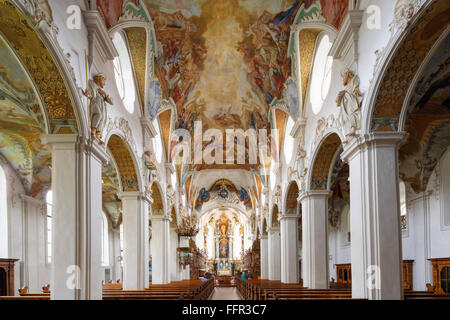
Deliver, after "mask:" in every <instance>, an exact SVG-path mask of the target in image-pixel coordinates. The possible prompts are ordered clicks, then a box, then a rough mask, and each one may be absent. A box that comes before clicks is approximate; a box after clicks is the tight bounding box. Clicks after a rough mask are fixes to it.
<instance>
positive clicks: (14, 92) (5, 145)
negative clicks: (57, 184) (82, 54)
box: [0, 36, 51, 197]
mask: <svg viewBox="0 0 450 320" xmlns="http://www.w3.org/2000/svg"><path fill="white" fill-rule="evenodd" d="M0 61H1V64H0V154H1V156H2V157H3V158H4V159H5V160H7V162H8V163H9V164H10V165H11V167H12V168H13V169H14V170H15V172H16V173H17V175H18V177H19V178H20V179H21V181H22V184H23V186H24V188H25V190H26V192H27V193H28V194H30V195H31V196H33V197H35V196H38V197H42V191H44V190H46V189H48V188H49V185H50V178H51V171H50V168H49V167H50V165H51V156H50V153H49V152H48V151H47V150H45V148H44V147H43V145H42V143H41V141H40V138H41V135H42V134H43V133H44V132H45V121H44V115H43V114H42V111H41V107H40V102H39V100H38V96H37V93H36V89H35V87H34V85H33V83H32V81H31V80H30V78H29V77H28V75H27V73H26V71H25V69H24V68H23V67H22V65H21V63H20V62H19V60H18V58H17V56H16V55H15V53H14V51H13V50H12V49H11V48H10V47H9V45H8V44H7V42H6V41H5V40H4V39H3V38H2V37H1V36H0Z"/></svg>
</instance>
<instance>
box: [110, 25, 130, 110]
mask: <svg viewBox="0 0 450 320" xmlns="http://www.w3.org/2000/svg"><path fill="white" fill-rule="evenodd" d="M112 41H113V43H114V45H115V46H116V49H117V52H118V53H119V56H118V57H116V58H114V61H113V63H114V76H115V78H116V85H117V89H118V90H119V95H120V98H121V99H122V101H123V104H124V105H125V108H126V109H127V111H128V112H129V113H133V111H134V102H135V100H136V88H135V86H134V77H133V69H132V66H131V58H130V54H129V53H128V47H127V45H126V42H125V39H124V38H123V36H122V34H121V33H120V32H116V34H115V35H114V38H113V40H112Z"/></svg>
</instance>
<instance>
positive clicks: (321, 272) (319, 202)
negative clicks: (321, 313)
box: [301, 132, 342, 289]
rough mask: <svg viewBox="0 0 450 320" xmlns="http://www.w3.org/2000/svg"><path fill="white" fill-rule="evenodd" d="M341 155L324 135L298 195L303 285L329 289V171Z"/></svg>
mask: <svg viewBox="0 0 450 320" xmlns="http://www.w3.org/2000/svg"><path fill="white" fill-rule="evenodd" d="M341 152H342V143H341V139H340V137H339V135H338V134H337V133H334V132H331V133H329V134H328V135H326V136H325V137H324V138H323V140H322V141H321V143H320V144H319V146H318V148H317V149H316V151H315V153H314V157H313V162H312V164H311V167H312V170H311V171H310V172H309V173H308V176H307V178H308V177H309V180H308V190H306V191H305V192H303V193H302V195H301V202H302V209H303V210H302V245H303V248H302V262H303V263H302V266H303V279H304V285H305V286H307V287H310V288H314V289H326V288H328V287H329V285H328V283H329V275H328V274H329V256H328V229H329V221H328V218H329V208H328V206H329V201H330V200H329V199H330V196H331V195H332V192H330V188H331V180H332V179H331V178H332V172H333V168H334V166H335V163H336V161H337V159H339V155H340V153H341Z"/></svg>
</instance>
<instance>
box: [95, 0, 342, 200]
mask: <svg viewBox="0 0 450 320" xmlns="http://www.w3.org/2000/svg"><path fill="white" fill-rule="evenodd" d="M313 5H315V6H316V7H317V8H321V13H322V15H323V17H324V18H325V20H326V21H328V22H329V24H330V25H332V26H334V27H335V28H337V29H338V28H339V27H340V25H341V23H342V21H343V17H344V16H345V13H346V11H347V10H348V0H339V1H324V0H317V1H314V0H223V1H217V0H141V1H139V0H133V1H130V0H128V1H126V0H113V1H112V0H108V1H106V0H98V1H97V6H98V9H99V11H100V13H101V14H102V15H103V17H104V20H105V24H106V26H107V27H108V28H109V27H111V26H113V25H114V24H115V23H117V21H118V20H119V19H120V17H121V15H122V14H123V12H124V10H125V11H126V10H128V8H133V9H132V11H133V13H135V14H138V13H139V12H140V13H142V12H145V14H143V15H145V16H146V17H148V18H149V19H151V24H152V27H153V29H154V40H152V39H146V37H147V35H146V34H145V32H144V31H143V30H139V29H134V28H132V29H127V30H126V34H127V37H128V43H129V46H130V53H131V56H132V59H133V64H134V68H135V75H136V79H137V82H138V88H139V92H140V97H141V100H142V104H143V105H144V106H145V107H146V108H148V109H149V115H150V116H151V117H154V116H157V115H158V114H159V113H160V112H159V111H162V110H161V109H160V108H162V107H161V105H164V107H167V106H172V108H173V111H174V112H173V114H172V116H171V117H170V118H168V119H165V120H164V121H162V120H161V118H160V123H161V125H162V126H163V127H164V128H165V129H168V130H166V131H168V132H169V133H168V134H170V131H171V130H173V129H177V128H183V129H186V130H188V131H190V132H191V133H193V131H194V121H202V125H203V132H205V131H206V130H207V129H210V128H215V129H219V130H221V131H222V132H225V129H243V130H247V129H249V128H253V129H256V130H258V129H268V131H269V132H270V130H271V129H273V128H277V129H279V130H282V131H283V130H284V126H285V123H286V119H287V116H286V112H289V110H286V112H282V111H281V110H279V109H276V110H277V111H276V112H271V109H272V108H274V106H275V105H276V104H277V103H278V102H279V101H284V100H285V99H287V98H286V96H288V95H292V92H293V93H294V94H295V95H297V94H298V93H296V92H295V91H296V90H295V88H296V84H295V81H294V80H293V77H292V72H293V71H292V70H291V68H292V65H293V64H292V61H291V55H292V53H291V51H289V50H288V49H289V45H290V42H291V41H292V40H291V30H290V27H291V26H292V24H293V23H294V19H295V18H296V16H297V13H298V12H299V10H303V12H305V14H306V15H308V14H312V12H313V10H312V9H311V8H312V7H313ZM308 10H310V11H311V12H309V11H308ZM314 12H315V11H314ZM298 19H299V18H297V20H298ZM308 32H309V33H308ZM306 33H307V35H305V34H306ZM318 33H319V30H312V31H305V32H304V34H302V35H301V39H300V43H301V44H302V48H301V49H302V55H303V56H302V59H303V61H302V63H303V65H307V66H309V67H306V69H307V70H306V69H305V70H303V72H302V78H304V79H303V81H305V82H307V81H308V77H309V73H310V65H311V62H312V56H313V52H314V44H315V39H316V37H317V34H318ZM146 41H152V48H153V50H154V61H153V65H152V68H153V66H154V69H152V70H151V73H152V74H151V79H149V81H148V82H147V86H148V88H146V87H145V85H144V83H145V72H143V68H142V67H143V63H142V61H143V57H145V54H144V53H143V50H144V48H145V46H144V44H145V42H146ZM291 50H292V49H291ZM147 73H150V70H147ZM292 88H294V90H293V89H292ZM305 88H306V85H305V86H304V88H302V89H305ZM145 90H148V101H143V100H144V98H145V96H146V95H145ZM288 91H289V92H291V93H288ZM297 91H298V90H297ZM303 91H304V90H303ZM294 101H297V102H298V99H297V100H295V99H294ZM163 102H164V103H163ZM296 104H298V103H296ZM296 110H297V111H295V112H294V111H293V110H290V113H291V115H292V116H294V117H296V116H298V110H299V106H296ZM163 135H164V134H163ZM192 136H193V135H192ZM282 139H283V134H280V136H279V141H277V143H278V145H279V146H280V145H281V144H282ZM163 140H164V141H163V142H164V147H165V151H166V155H167V158H169V159H170V157H169V153H170V152H169V151H168V150H169V149H172V148H173V145H172V146H171V145H170V142H169V141H168V138H167V137H163ZM224 141H225V137H224ZM207 144H208V143H205V144H204V146H203V148H205V147H206V145H207ZM222 147H223V148H224V154H226V153H225V143H224V144H223V146H222ZM245 147H246V148H248V143H246V146H245ZM224 160H225V159H224ZM258 160H259V159H258ZM260 169H261V168H260V163H259V162H258V163H257V164H256V165H251V164H249V163H248V161H247V162H246V164H236V163H235V164H212V165H210V164H205V163H203V164H195V165H189V166H188V168H180V167H177V172H178V175H179V176H180V178H181V179H180V181H181V182H182V183H183V184H186V187H189V188H188V189H189V190H186V191H187V193H188V195H192V196H193V197H194V198H192V201H194V200H195V199H196V196H195V195H197V194H198V191H199V190H200V189H201V188H202V187H205V188H206V190H208V186H206V184H202V183H200V184H198V179H196V180H197V181H196V182H197V183H195V184H194V183H192V182H193V181H194V180H193V179H192V178H189V176H190V174H188V173H189V172H191V173H192V172H194V174H195V173H197V174H199V173H200V172H204V171H207V172H208V174H212V175H213V176H214V177H215V178H222V177H227V174H226V173H225V174H224V172H226V171H224V170H230V171H234V172H239V171H240V170H245V171H247V172H248V173H249V175H248V177H247V178H248V181H250V182H251V185H250V186H249V183H247V182H248V181H247V182H246V183H242V182H241V181H239V180H240V179H234V180H233V178H231V180H233V183H234V184H235V185H236V188H237V189H240V188H241V187H244V188H247V190H249V192H251V195H252V197H256V198H259V196H260V191H261V183H265V182H266V181H265V180H264V179H262V178H261V177H260V176H259V172H260ZM209 170H215V171H213V172H211V171H209ZM243 176H244V177H246V175H245V174H244V175H243ZM241 180H242V179H241ZM258 183H259V184H258ZM188 185H189V186H188ZM252 189H255V191H253V190H252Z"/></svg>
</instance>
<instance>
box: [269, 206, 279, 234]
mask: <svg viewBox="0 0 450 320" xmlns="http://www.w3.org/2000/svg"><path fill="white" fill-rule="evenodd" d="M271 213H272V214H271V216H270V226H271V227H272V228H279V227H280V222H279V221H278V215H279V210H278V205H277V204H274V205H273V207H272V211H271Z"/></svg>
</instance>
